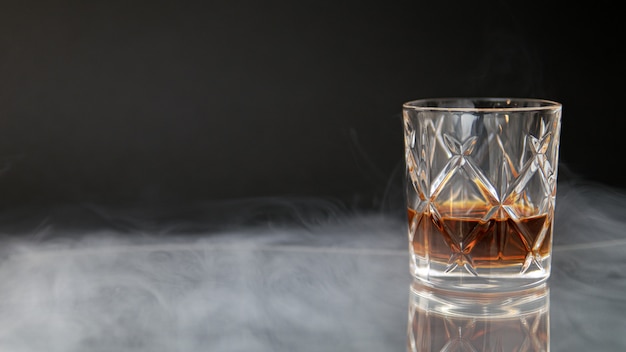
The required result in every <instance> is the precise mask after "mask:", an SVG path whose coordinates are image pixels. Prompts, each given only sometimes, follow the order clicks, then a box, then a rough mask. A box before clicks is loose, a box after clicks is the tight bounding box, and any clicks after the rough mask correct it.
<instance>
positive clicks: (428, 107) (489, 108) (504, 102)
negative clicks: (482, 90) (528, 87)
mask: <svg viewBox="0 0 626 352" xmlns="http://www.w3.org/2000/svg"><path fill="white" fill-rule="evenodd" d="M476 103H482V104H480V106H476ZM486 103H489V104H492V105H487V104H486ZM498 104H501V105H498ZM562 106H563V105H562V104H561V103H559V102H556V101H553V100H548V99H539V98H515V97H441V98H422V99H415V100H410V101H407V102H405V103H404V104H402V107H403V108H404V109H407V110H415V111H447V112H479V111H484V112H513V111H540V110H554V109H561V108H562Z"/></svg>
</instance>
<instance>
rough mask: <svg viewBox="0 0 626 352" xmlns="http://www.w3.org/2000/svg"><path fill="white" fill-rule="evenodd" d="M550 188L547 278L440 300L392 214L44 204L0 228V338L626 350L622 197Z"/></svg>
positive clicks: (88, 346)
mask: <svg viewBox="0 0 626 352" xmlns="http://www.w3.org/2000/svg"><path fill="white" fill-rule="evenodd" d="M559 187H560V188H559V195H558V197H557V214H556V225H555V233H554V251H553V269H552V276H551V277H550V279H549V280H548V283H547V285H545V286H543V287H540V288H538V289H537V290H535V291H534V292H531V293H530V294H526V295H524V294H522V293H520V294H519V295H517V294H516V293H512V294H510V297H507V298H504V299H503V298H501V297H500V298H496V301H489V302H487V301H488V300H489V299H490V298H489V297H485V296H483V297H482V298H480V299H477V300H474V301H473V300H471V299H465V300H463V302H464V303H463V304H466V305H467V307H462V306H458V305H457V306H454V307H452V308H446V306H445V304H446V302H447V303H449V302H450V301H446V300H447V299H448V298H447V297H446V296H445V295H442V294H441V293H438V292H431V291H428V290H427V289H426V288H424V287H422V286H420V285H419V284H417V283H415V282H413V280H412V278H411V277H410V275H409V269H408V250H407V248H406V245H407V242H406V229H405V224H404V222H403V221H402V219H403V218H402V216H394V215H393V214H391V215H390V214H389V213H388V212H380V213H376V212H370V213H349V212H341V211H338V212H334V211H335V210H336V209H334V208H332V206H328V205H324V204H322V203H320V204H321V205H320V204H318V206H317V208H316V209H317V210H320V209H321V208H324V209H323V210H324V211H316V212H315V215H313V216H311V213H313V211H312V210H311V209H312V208H315V207H312V208H302V207H298V206H293V207H291V208H290V209H289V211H290V212H291V218H292V219H293V218H298V219H299V221H298V222H293V221H292V222H289V223H286V222H282V221H279V220H278V221H277V220H267V221H262V222H260V223H262V224H259V223H258V224H257V225H250V223H248V224H241V226H222V227H219V226H201V224H200V223H198V222H197V223H195V224H193V225H194V226H191V224H190V223H183V222H182V221H180V222H178V223H177V222H176V221H175V220H172V219H175V217H172V218H170V219H168V220H167V221H165V220H163V221H158V219H157V220H154V218H152V219H153V220H151V221H152V222H150V221H147V220H146V221H145V222H144V223H143V225H142V226H135V227H132V226H129V224H130V223H131V222H132V221H131V220H129V218H130V217H129V216H128V217H126V218H125V217H124V216H122V215H121V214H128V213H124V212H118V213H109V214H107V215H106V216H108V218H107V224H108V225H107V226H101V227H91V228H88V227H86V226H82V227H81V226H76V229H75V230H73V231H72V230H71V229H68V228H67V227H58V226H56V227H55V226H54V224H55V219H60V218H64V219H70V218H72V217H73V216H76V217H83V220H84V221H83V222H80V221H78V222H77V223H81V224H83V225H84V223H88V222H89V221H88V220H89V219H87V218H88V216H86V215H85V212H84V209H83V210H82V211H83V212H81V211H77V210H76V209H71V208H69V209H68V208H65V209H62V210H59V209H56V210H55V211H56V213H54V214H53V215H49V216H48V217H47V218H40V219H43V220H41V221H40V223H39V225H38V227H36V228H32V229H31V231H30V234H29V235H28V236H21V237H20V236H15V235H14V234H12V233H9V232H10V231H14V232H17V230H16V229H18V228H20V226H17V225H16V226H15V227H13V228H11V227H10V226H4V228H5V229H6V230H4V232H5V237H4V245H3V246H2V249H1V250H0V254H1V258H0V260H1V261H0V350H1V351H9V352H12V351H16V352H17V351H20V352H22V351H23V352H28V351H49V352H53V351H63V352H69V351H150V352H157V351H168V352H170V351H200V350H202V351H407V350H408V351H411V350H413V351H439V350H446V348H447V350H454V351H457V350H467V351H470V350H472V351H473V350H476V351H483V350H484V351H487V350H488V351H491V350H493V351H499V350H504V351H506V350H525V351H548V350H551V351H623V350H626V320H624V319H623V315H624V314H625V313H626V294H625V293H626V255H625V254H626V230H625V229H626V227H625V225H626V219H625V215H626V212H625V209H626V198H625V197H624V195H623V194H621V193H620V192H617V191H615V190H611V189H607V188H604V187H600V186H590V185H577V184H568V185H562V186H561V185H560V186H559ZM274 202H279V201H277V200H274ZM296 203H297V202H296ZM248 205H249V204H248ZM274 205H275V203H274ZM286 205H289V206H291V205H293V202H292V203H289V202H283V203H282V206H283V208H282V209H283V211H284V210H285V209H287V208H289V206H286ZM231 206H232V207H233V208H238V207H237V206H235V205H232V204H231ZM212 209H215V208H212ZM255 209H256V210H255V211H256V212H257V213H258V212H259V209H268V208H267V207H264V206H261V207H256V208H255ZM90 211H91V214H92V216H93V214H94V213H98V211H97V210H96V209H95V208H92V209H91V210H90ZM246 211H247V212H248V214H250V212H251V210H250V208H247V210H246ZM252 212H253V211H252ZM227 213H228V212H224V214H227ZM59 214H61V215H59ZM103 214H104V212H101V213H99V215H98V216H100V218H101V219H102V218H104V217H105V215H103ZM164 214H166V213H160V217H161V219H164V218H166V216H165V215H164ZM202 214H207V212H205V213H202V212H201V211H200V212H197V213H196V215H197V216H196V219H201V218H202ZM294 214H295V215H294ZM34 218H35V216H31V217H30V218H29V216H27V215H22V216H21V217H20V216H13V217H11V216H5V217H4V218H3V219H4V223H5V224H7V223H11V222H14V223H18V222H21V223H22V227H21V229H22V230H23V229H24V228H26V227H24V226H23V224H24V223H26V222H28V221H27V220H25V219H31V220H32V219H34ZM138 218H139V217H134V218H133V221H135V220H137V219H138ZM85 219H86V220H85ZM145 219H146V218H143V220H145ZM223 220H224V221H229V222H231V225H233V224H232V222H233V221H235V220H236V217H233V216H230V217H229V216H226V215H224V216H223ZM29 221H30V220H29ZM136 222H141V221H136ZM165 224H168V225H167V226H166V225H165ZM11 229H13V230H11ZM130 233H132V236H130V235H129V234H130ZM518 296H519V297H518ZM456 299H457V301H456V302H459V301H458V297H457V298H456ZM498 299H499V300H500V301H497V300H498ZM520 299H521V301H520ZM485 300H487V301H485ZM468 302H469V303H468ZM472 302H474V303H472ZM485 302H487V303H485ZM494 302H495V303H494ZM516 302H522V303H521V304H520V303H516ZM472 348H473V349H472Z"/></svg>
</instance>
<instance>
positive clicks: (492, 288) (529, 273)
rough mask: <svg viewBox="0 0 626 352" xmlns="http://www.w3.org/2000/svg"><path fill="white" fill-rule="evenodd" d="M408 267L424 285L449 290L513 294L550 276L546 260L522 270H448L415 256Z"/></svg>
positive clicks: (498, 267) (519, 268) (510, 268)
mask: <svg viewBox="0 0 626 352" xmlns="http://www.w3.org/2000/svg"><path fill="white" fill-rule="evenodd" d="M410 264H411V265H410V267H411V274H412V275H413V277H414V278H415V279H417V280H419V281H420V282H421V283H422V284H423V285H426V286H428V287H432V288H437V289H442V290H450V291H475V292H514V291H520V290H525V289H530V288H534V287H537V286H539V285H542V284H544V283H545V282H546V281H547V280H548V278H549V277H550V258H549V257H548V258H545V259H544V260H543V261H542V262H541V263H538V265H534V264H533V265H532V266H531V267H529V268H526V270H523V271H522V265H512V266H493V267H489V268H478V269H475V270H472V271H469V270H466V269H465V268H463V267H458V268H455V269H454V270H449V266H448V265H447V263H434V262H430V263H428V262H426V261H425V260H419V258H416V257H414V258H413V260H412V261H411V263H410Z"/></svg>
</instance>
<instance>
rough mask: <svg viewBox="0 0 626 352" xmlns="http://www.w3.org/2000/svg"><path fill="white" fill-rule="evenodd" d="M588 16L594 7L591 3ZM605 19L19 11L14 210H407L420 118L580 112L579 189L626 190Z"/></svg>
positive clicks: (256, 7) (5, 184) (372, 12)
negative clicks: (480, 105) (249, 206)
mask: <svg viewBox="0 0 626 352" xmlns="http://www.w3.org/2000/svg"><path fill="white" fill-rule="evenodd" d="M583 5H584V6H583ZM618 12H619V11H616V10H615V9H611V8H607V7H603V6H599V5H598V6H595V5H594V4H586V3H585V4H582V3H579V4H575V3H569V4H568V5H567V6H566V7H565V6H560V5H557V4H552V3H550V2H541V3H539V2H537V3H531V2H506V1H489V2H487V1H475V2H460V1H459V2H448V1H428V2H425V1H412V2H408V1H406V2H399V1H380V2H361V1H342V2H323V1H322V2H320V1H204V2H187V1H182V2H176V1H170V2H161V1H154V2H147V1H146V2H138V1H132V2H130V1H129V2H122V1H99V2H91V1H82V2H81V1H59V0H53V1H47V2H34V1H23V2H7V1H5V2H2V3H1V4H0V161H1V162H2V170H3V172H2V175H0V206H2V207H3V208H4V209H6V208H14V207H19V206H22V205H24V206H30V205H33V204H37V205H46V204H59V203H84V202H88V203H98V204H111V205H118V204H184V203H189V202H198V201H207V200H211V201H213V200H216V201H219V200H225V199H242V198H258V197H260V198H264V197H283V196H285V197H293V196H296V197H321V198H328V199H332V200H335V201H338V202H341V203H343V204H345V205H347V206H349V207H357V208H368V209H380V208H384V207H387V208H389V207H391V208H395V207H397V206H398V205H399V203H398V200H399V199H400V197H401V192H402V191H401V180H402V174H403V150H402V131H401V123H400V112H401V104H402V103H403V102H405V101H407V100H412V99H417V98H424V97H435V96H517V97H537V98H546V99H552V100H557V101H560V102H562V103H563V104H564V118H563V129H562V139H561V161H562V172H561V174H560V177H569V176H568V175H574V176H575V177H580V178H581V179H585V180H589V181H591V182H599V183H603V184H607V185H611V186H616V187H622V186H623V185H624V182H623V181H622V179H623V173H622V172H621V171H620V170H619V168H617V165H619V164H620V163H621V159H620V158H621V157H620V155H621V154H622V152H623V149H624V148H623V147H622V143H623V142H622V139H623V135H624V132H623V131H624V125H625V123H624V116H623V115H624V109H623V107H622V104H621V103H622V101H623V99H624V98H623V82H624V65H623V63H624V61H625V57H624V52H623V50H622V48H621V47H622V44H623V43H624V38H623V36H621V35H620V34H618V33H619V31H618V29H619V28H620V27H621V24H620V22H619V21H617V16H618Z"/></svg>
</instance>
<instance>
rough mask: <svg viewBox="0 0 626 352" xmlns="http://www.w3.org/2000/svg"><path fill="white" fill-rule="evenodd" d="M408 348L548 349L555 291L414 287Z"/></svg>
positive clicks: (540, 288) (411, 293)
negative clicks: (474, 291)
mask: <svg viewBox="0 0 626 352" xmlns="http://www.w3.org/2000/svg"><path fill="white" fill-rule="evenodd" d="M410 291H411V292H410V301H409V318H408V319H409V320H408V331H407V339H408V341H407V350H408V351H411V352H417V351H420V352H421V351H548V350H549V345H550V309H549V297H550V292H549V289H548V287H547V286H546V285H541V286H539V287H536V288H533V289H529V290H524V291H520V292H514V293H508V294H502V293H490V294H485V293H469V292H463V293H461V292H448V291H442V290H436V289H432V288H429V287H426V286H424V285H422V284H420V283H419V282H417V281H415V282H413V284H412V285H411V289H410Z"/></svg>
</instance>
